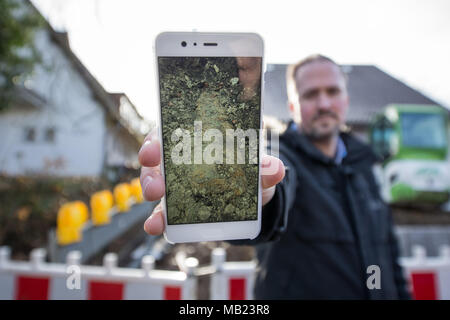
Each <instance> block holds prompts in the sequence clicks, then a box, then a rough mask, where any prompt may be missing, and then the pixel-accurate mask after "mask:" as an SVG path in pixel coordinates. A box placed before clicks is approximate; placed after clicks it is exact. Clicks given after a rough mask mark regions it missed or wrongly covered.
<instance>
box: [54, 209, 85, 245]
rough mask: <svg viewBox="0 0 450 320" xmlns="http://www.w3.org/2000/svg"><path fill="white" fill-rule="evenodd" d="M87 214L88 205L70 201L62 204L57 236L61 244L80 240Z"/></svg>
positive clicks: (59, 212)
mask: <svg viewBox="0 0 450 320" xmlns="http://www.w3.org/2000/svg"><path fill="white" fill-rule="evenodd" d="M84 206H86V205H84ZM85 216H87V207H86V208H83V206H82V205H81V204H80V203H76V202H69V203H66V204H64V205H63V206H61V208H60V209H59V211H58V217H57V221H56V236H57V238H58V243H59V244H60V245H66V244H70V243H74V242H79V241H81V239H82V236H83V234H82V232H81V227H82V226H83V223H84V222H85V220H84V219H85Z"/></svg>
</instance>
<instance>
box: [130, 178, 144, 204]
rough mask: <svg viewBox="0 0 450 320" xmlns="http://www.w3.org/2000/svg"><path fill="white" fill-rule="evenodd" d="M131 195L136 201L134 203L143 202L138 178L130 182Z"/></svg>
mask: <svg viewBox="0 0 450 320" xmlns="http://www.w3.org/2000/svg"><path fill="white" fill-rule="evenodd" d="M130 185H131V194H132V195H133V196H134V198H135V199H136V202H138V203H141V202H142V201H144V197H143V196H142V188H141V181H140V180H139V178H134V179H133V180H131V184H130Z"/></svg>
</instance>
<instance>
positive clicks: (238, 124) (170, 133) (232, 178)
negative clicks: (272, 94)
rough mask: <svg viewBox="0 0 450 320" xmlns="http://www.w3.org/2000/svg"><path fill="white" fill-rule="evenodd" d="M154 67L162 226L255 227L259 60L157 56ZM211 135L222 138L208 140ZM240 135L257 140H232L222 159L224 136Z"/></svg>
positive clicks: (224, 150)
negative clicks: (161, 170) (158, 98)
mask: <svg viewBox="0 0 450 320" xmlns="http://www.w3.org/2000/svg"><path fill="white" fill-rule="evenodd" d="M158 64H159V77H160V94H161V115H162V131H163V132H162V133H163V145H164V170H165V179H166V201H167V217H168V223H169V224H186V223H211V222H229V221H244V220H256V219H257V213H258V174H259V173H258V152H259V150H258V144H259V130H258V129H259V126H260V77H261V59H260V58H234V57H160V58H159V61H158ZM211 129H214V130H215V131H213V132H216V133H217V132H219V133H220V135H221V139H218V137H217V136H212V137H209V138H208V139H206V138H205V137H206V135H207V134H208V132H211ZM238 129H242V130H244V131H246V130H247V129H254V132H255V133H256V136H255V139H251V138H249V137H248V136H247V137H246V138H244V139H238V138H233V139H234V140H233V146H235V147H234V148H233V150H234V151H233V154H232V155H230V154H228V155H227V152H226V150H227V148H226V140H227V139H226V138H228V137H227V136H226V132H227V130H238ZM195 132H196V133H197V134H195ZM205 133H206V135H205ZM186 135H187V140H188V141H187V142H188V143H187V144H186V139H185V138H186ZM174 137H175V138H176V139H174ZM199 137H200V140H198V138H199ZM196 139H197V140H196ZM198 141H200V142H198ZM180 143H182V146H184V148H182V149H181V151H180V150H179V149H180ZM212 146H213V147H212ZM217 146H220V148H216V147H217ZM239 148H240V149H241V150H245V161H243V162H244V163H243V164H242V163H241V162H242V161H241V162H239V161H238V159H237V157H238V154H239V151H238V149H239ZM174 150H176V151H177V152H178V151H180V152H181V153H177V152H175V153H174V152H173V151H174ZM199 150H200V152H199ZM250 150H253V151H255V150H256V152H254V153H252V152H250ZM179 154H181V157H182V158H183V163H180V161H179V159H175V158H174V157H175V156H178V155H179ZM205 154H209V155H211V156H212V157H213V159H215V160H214V162H212V163H211V162H209V163H208V162H207V161H205V159H202V156H204V155H205ZM198 156H200V162H199V161H198V160H196V159H198ZM195 157H197V158H195ZM227 157H229V158H227ZM230 157H231V158H230ZM227 159H232V161H230V162H232V164H231V163H230V162H229V161H228V160H227ZM241 159H242V158H241Z"/></svg>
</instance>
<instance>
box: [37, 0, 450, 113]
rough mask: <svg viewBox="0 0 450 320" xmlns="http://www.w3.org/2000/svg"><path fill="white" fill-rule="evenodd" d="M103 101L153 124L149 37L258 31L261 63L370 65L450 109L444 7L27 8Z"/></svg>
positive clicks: (125, 1)
mask: <svg viewBox="0 0 450 320" xmlns="http://www.w3.org/2000/svg"><path fill="white" fill-rule="evenodd" d="M32 2H33V3H34V4H35V6H36V7H37V8H38V9H39V10H40V11H41V13H42V14H43V15H44V17H46V18H47V20H49V21H50V23H51V24H52V26H53V27H54V28H55V29H56V30H58V31H67V32H68V33H69V39H70V46H71V48H72V50H73V51H74V52H75V54H76V55H77V56H78V57H79V58H80V60H81V61H82V62H83V63H84V64H85V66H86V67H87V68H88V69H89V70H90V71H91V73H92V74H93V75H94V76H95V77H96V78H97V80H99V81H100V83H101V84H102V85H103V86H104V88H105V89H106V90H108V91H110V92H125V93H126V94H127V95H128V96H129V97H130V100H131V101H132V102H133V103H134V104H135V106H136V108H137V109H138V111H139V112H140V113H141V114H142V115H143V116H144V117H145V118H147V119H149V120H153V121H154V120H156V112H157V107H158V99H157V95H156V88H157V81H156V80H157V79H156V74H155V54H154V51H153V49H154V40H155V37H156V36H157V35H158V34H159V33H160V32H163V31H193V30H196V31H199V32H215V31H216V32H256V33H259V34H260V35H261V36H262V37H263V39H264V43H265V61H266V63H294V62H296V61H298V60H300V59H301V58H303V57H305V56H307V55H309V54H312V53H321V54H325V55H327V56H330V57H331V58H333V59H334V60H335V61H336V62H337V63H340V64H374V65H376V66H377V67H379V68H381V69H382V70H383V71H385V72H387V73H389V74H391V75H392V76H394V77H396V78H397V79H399V80H401V81H403V82H405V83H406V84H408V85H409V86H411V87H413V88H415V89H418V90H420V91H422V92H423V93H424V94H425V95H428V96H429V97H430V98H432V99H434V100H435V101H437V102H438V103H440V104H442V105H444V106H446V107H448V108H450V81H449V79H450V1H449V0H378V1H373V0H372V1H366V0H334V1H333V0H331V1H329V0H309V1H303V0H296V1H284V0H277V1H252V0H248V1H243V0H226V1H215V0H209V1H197V0H189V1H186V0H185V1H171V0H164V1H161V0H159V1H150V0H32Z"/></svg>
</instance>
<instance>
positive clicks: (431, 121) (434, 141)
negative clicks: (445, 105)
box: [400, 113, 447, 148]
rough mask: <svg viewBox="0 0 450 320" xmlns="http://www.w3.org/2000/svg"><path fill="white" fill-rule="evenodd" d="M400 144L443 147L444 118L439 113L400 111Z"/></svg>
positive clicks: (444, 141) (445, 141) (444, 138)
mask: <svg viewBox="0 0 450 320" xmlns="http://www.w3.org/2000/svg"><path fill="white" fill-rule="evenodd" d="M400 120H401V126H402V144H403V145H404V146H406V147H413V148H445V147H446V146H447V137H446V128H445V119H444V117H443V116H442V115H441V114H433V113H428V114H427V113H402V114H401V115H400Z"/></svg>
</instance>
